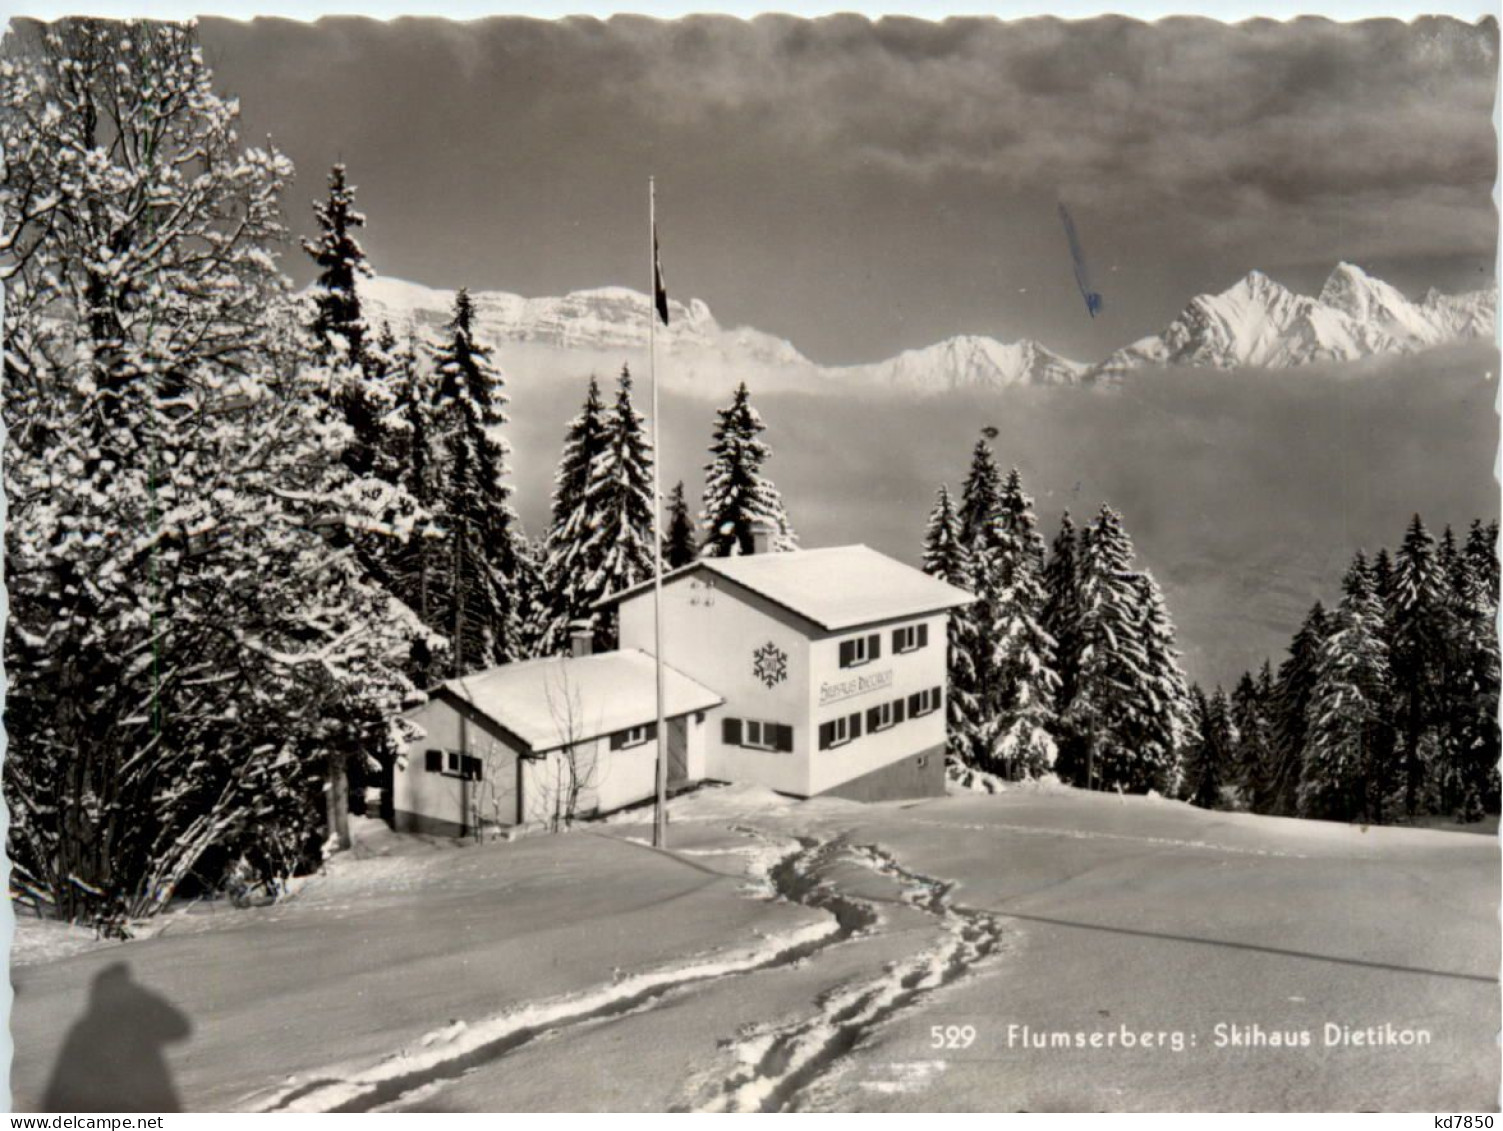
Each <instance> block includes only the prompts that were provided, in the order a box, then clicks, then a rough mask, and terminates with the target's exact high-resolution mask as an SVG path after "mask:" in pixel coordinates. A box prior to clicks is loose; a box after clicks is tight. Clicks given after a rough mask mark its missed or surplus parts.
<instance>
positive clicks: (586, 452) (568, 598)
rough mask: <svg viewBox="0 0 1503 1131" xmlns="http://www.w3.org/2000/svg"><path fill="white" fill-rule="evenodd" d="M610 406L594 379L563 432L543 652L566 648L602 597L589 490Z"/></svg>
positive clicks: (547, 564) (545, 579)
mask: <svg viewBox="0 0 1503 1131" xmlns="http://www.w3.org/2000/svg"><path fill="white" fill-rule="evenodd" d="M608 440H609V438H608V435H607V429H606V411H605V404H604V402H603V401H601V399H600V386H599V384H598V382H596V380H595V378H594V376H591V377H590V383H589V386H588V388H587V390H586V392H585V399H584V405H583V406H582V407H581V408H580V410H579V414H578V415H577V416H575V417H574V418H573V419H572V420H570V421H569V423H568V425H567V426H566V429H565V432H564V446H563V453H562V455H561V456H560V457H559V465H558V472H557V474H556V475H555V476H554V480H553V521H552V523H551V524H550V526H549V528H548V536H547V539H546V552H545V554H544V558H543V565H542V583H543V588H544V590H545V592H546V596H547V600H548V602H549V604H550V606H551V609H552V615H551V617H550V618H549V625H548V628H547V631H546V634H545V635H544V636H543V637H542V639H541V643H540V647H541V648H542V649H543V651H544V654H550V653H557V652H561V651H563V650H565V649H566V648H567V647H568V643H569V626H570V624H572V623H573V622H575V621H593V620H594V619H595V614H594V612H593V611H592V610H591V609H590V605H591V603H592V602H593V601H594V600H595V599H596V598H597V597H599V596H600V594H598V593H596V592H594V591H593V590H592V589H591V588H590V587H589V581H590V579H591V578H593V577H594V576H595V574H596V571H597V568H598V564H599V563H598V562H597V561H595V560H593V559H592V558H591V557H590V554H591V553H592V552H593V551H595V550H598V549H599V545H598V544H597V543H592V542H591V539H590V533H591V531H592V530H594V529H595V528H596V527H597V526H599V524H600V520H599V519H598V517H597V516H596V515H595V514H594V512H593V510H592V503H593V501H594V500H592V499H591V497H590V494H589V486H590V477H591V469H592V468H594V467H595V466H596V464H597V463H598V462H599V461H600V460H601V459H602V458H603V457H604V455H605V451H606V447H607V445H608Z"/></svg>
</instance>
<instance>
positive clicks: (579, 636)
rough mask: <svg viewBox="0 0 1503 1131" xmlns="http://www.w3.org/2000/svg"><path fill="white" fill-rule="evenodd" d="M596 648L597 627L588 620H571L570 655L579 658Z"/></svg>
mask: <svg viewBox="0 0 1503 1131" xmlns="http://www.w3.org/2000/svg"><path fill="white" fill-rule="evenodd" d="M594 650H595V629H594V627H593V626H592V625H591V624H590V622H589V621H587V620H576V621H570V622H569V655H571V656H573V657H574V658H575V659H578V658H579V657H581V656H588V655H589V654H590V653H591V652H593V651H594Z"/></svg>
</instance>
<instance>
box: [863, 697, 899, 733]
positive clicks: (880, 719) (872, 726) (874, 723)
mask: <svg viewBox="0 0 1503 1131" xmlns="http://www.w3.org/2000/svg"><path fill="white" fill-rule="evenodd" d="M894 706H895V704H892V703H881V704H878V705H877V706H875V707H868V708H867V709H866V729H867V730H868V731H869V732H871V733H873V734H875V733H876V732H877V731H879V730H886V729H888V727H894V726H897V725H898V723H899V721H900V720H899V719H898V717H897V712H896V711H895V710H894V709H893V708H894Z"/></svg>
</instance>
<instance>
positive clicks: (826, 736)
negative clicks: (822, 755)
mask: <svg viewBox="0 0 1503 1131" xmlns="http://www.w3.org/2000/svg"><path fill="white" fill-rule="evenodd" d="M834 741H835V724H834V723H820V724H819V748H820V749H821V750H828V749H829V748H830V743H832V742H834Z"/></svg>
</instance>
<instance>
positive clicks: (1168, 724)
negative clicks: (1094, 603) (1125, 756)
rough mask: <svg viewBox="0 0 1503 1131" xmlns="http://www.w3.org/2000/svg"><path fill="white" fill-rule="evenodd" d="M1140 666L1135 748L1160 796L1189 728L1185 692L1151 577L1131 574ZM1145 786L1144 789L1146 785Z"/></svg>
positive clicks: (1170, 629) (1170, 781)
mask: <svg viewBox="0 0 1503 1131" xmlns="http://www.w3.org/2000/svg"><path fill="white" fill-rule="evenodd" d="M1133 585H1134V587H1135V589H1136V591H1137V609H1136V613H1137V618H1136V625H1137V634H1138V640H1139V643H1140V646H1141V649H1142V654H1143V668H1142V671H1141V673H1139V678H1138V680H1137V681H1136V685H1135V687H1136V695H1137V700H1138V703H1137V711H1136V715H1137V726H1136V733H1137V738H1136V746H1137V754H1138V758H1139V760H1140V762H1141V764H1142V766H1143V767H1144V773H1145V774H1146V775H1148V776H1151V777H1152V778H1153V780H1155V781H1156V782H1157V783H1158V784H1157V786H1155V787H1154V788H1157V789H1159V790H1160V791H1161V792H1163V793H1165V794H1172V793H1174V792H1176V791H1177V788H1178V782H1179V775H1180V767H1179V758H1180V748H1181V746H1182V745H1183V743H1184V739H1185V736H1186V734H1187V733H1188V731H1189V728H1190V692H1189V684H1188V681H1187V680H1186V679H1185V673H1184V671H1183V669H1181V667H1180V663H1179V659H1180V653H1179V648H1178V647H1177V646H1176V644H1175V632H1174V625H1173V623H1172V622H1171V621H1170V619H1169V608H1168V606H1167V605H1166V604H1165V602H1164V595H1163V593H1162V592H1161V591H1160V590H1159V587H1158V583H1157V582H1155V581H1154V579H1153V575H1152V574H1150V573H1148V572H1146V571H1145V572H1142V573H1139V574H1137V575H1135V576H1134V578H1133ZM1145 788H1146V787H1145Z"/></svg>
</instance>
